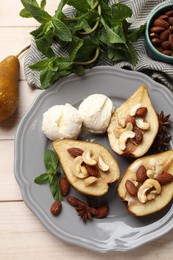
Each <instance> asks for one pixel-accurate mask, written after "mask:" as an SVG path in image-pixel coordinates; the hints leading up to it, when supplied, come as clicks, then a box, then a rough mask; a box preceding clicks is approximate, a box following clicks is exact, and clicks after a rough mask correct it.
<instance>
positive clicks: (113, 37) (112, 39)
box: [101, 19, 124, 43]
mask: <svg viewBox="0 0 173 260" xmlns="http://www.w3.org/2000/svg"><path fill="white" fill-rule="evenodd" d="M101 22H102V24H103V26H104V29H105V35H106V38H107V41H108V42H109V43H124V40H123V39H122V38H121V37H120V36H119V35H118V34H117V33H115V32H114V31H113V30H112V29H111V28H110V27H109V26H108V25H107V24H106V23H105V21H104V20H103V19H101Z"/></svg>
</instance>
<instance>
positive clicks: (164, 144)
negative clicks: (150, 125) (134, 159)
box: [153, 132, 172, 152]
mask: <svg viewBox="0 0 173 260" xmlns="http://www.w3.org/2000/svg"><path fill="white" fill-rule="evenodd" d="M171 139H172V137H171V136H170V135H169V134H165V133H163V132H160V133H158V135H157V137H156V139H155V141H154V145H153V146H154V147H155V148H156V149H157V151H158V152H164V151H167V150H168V148H169V146H170V140H171Z"/></svg>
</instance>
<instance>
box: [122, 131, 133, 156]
mask: <svg viewBox="0 0 173 260" xmlns="http://www.w3.org/2000/svg"><path fill="white" fill-rule="evenodd" d="M134 137H135V133H134V132H133V131H126V132H124V133H122V134H121V135H120V138H119V140H118V145H119V148H120V149H121V150H122V151H123V150H125V149H126V142H127V140H128V139H129V138H134Z"/></svg>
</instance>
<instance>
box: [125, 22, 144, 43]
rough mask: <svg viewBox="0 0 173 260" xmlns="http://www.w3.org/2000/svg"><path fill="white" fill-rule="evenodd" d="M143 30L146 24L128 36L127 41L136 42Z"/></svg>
mask: <svg viewBox="0 0 173 260" xmlns="http://www.w3.org/2000/svg"><path fill="white" fill-rule="evenodd" d="M145 28H146V24H143V25H141V26H140V27H139V28H137V29H136V30H134V31H133V32H132V33H130V34H129V35H128V39H129V40H130V41H131V42H135V41H137V39H138V38H139V36H140V35H141V34H143V33H144V32H145Z"/></svg>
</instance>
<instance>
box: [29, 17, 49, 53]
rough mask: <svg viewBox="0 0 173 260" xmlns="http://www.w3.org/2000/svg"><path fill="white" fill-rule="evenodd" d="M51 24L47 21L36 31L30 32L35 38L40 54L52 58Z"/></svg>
mask: <svg viewBox="0 0 173 260" xmlns="http://www.w3.org/2000/svg"><path fill="white" fill-rule="evenodd" d="M52 32H53V24H52V22H51V21H49V22H48V23H46V24H42V25H41V26H40V27H39V28H38V29H36V30H34V31H32V32H31V34H32V35H33V36H34V37H35V43H36V45H37V48H38V50H39V51H40V52H42V53H43V54H44V55H45V56H47V57H49V58H50V57H52V56H54V52H53V50H52V49H51V46H52V43H53V33H52Z"/></svg>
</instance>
